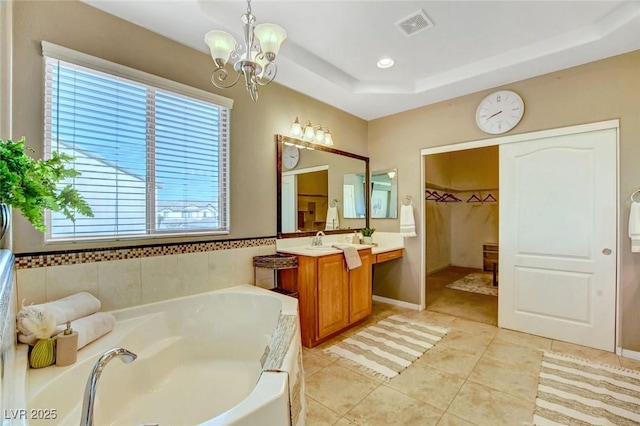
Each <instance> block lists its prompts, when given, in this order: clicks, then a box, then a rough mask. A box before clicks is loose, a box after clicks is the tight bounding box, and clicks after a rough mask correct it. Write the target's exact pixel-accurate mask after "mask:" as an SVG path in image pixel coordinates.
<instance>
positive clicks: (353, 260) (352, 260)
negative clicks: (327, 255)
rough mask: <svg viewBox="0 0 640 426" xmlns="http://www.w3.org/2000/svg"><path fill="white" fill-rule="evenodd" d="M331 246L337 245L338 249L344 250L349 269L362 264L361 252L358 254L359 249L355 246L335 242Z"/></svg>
mask: <svg viewBox="0 0 640 426" xmlns="http://www.w3.org/2000/svg"><path fill="white" fill-rule="evenodd" d="M331 247H335V248H337V249H338V250H342V254H343V255H344V260H345V262H347V269H348V270H352V269H356V268H359V267H361V266H362V260H361V259H360V254H358V250H356V248H355V247H353V246H349V245H346V244H334V245H332V246H331Z"/></svg>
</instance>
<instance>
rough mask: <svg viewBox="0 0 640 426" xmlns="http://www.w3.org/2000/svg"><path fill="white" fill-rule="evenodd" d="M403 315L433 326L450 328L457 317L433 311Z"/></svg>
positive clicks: (411, 312)
mask: <svg viewBox="0 0 640 426" xmlns="http://www.w3.org/2000/svg"><path fill="white" fill-rule="evenodd" d="M402 315H404V316H406V317H407V318H414V319H417V320H420V321H424V322H426V323H428V324H431V325H437V326H440V327H447V328H448V327H449V326H450V325H451V323H452V322H453V321H455V319H456V317H453V316H451V315H447V314H441V313H439V312H433V311H410V312H407V313H403V314H402Z"/></svg>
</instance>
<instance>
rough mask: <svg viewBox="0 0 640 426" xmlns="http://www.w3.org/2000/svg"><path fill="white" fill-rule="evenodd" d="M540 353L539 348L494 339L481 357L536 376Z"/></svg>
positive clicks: (538, 369)
mask: <svg viewBox="0 0 640 426" xmlns="http://www.w3.org/2000/svg"><path fill="white" fill-rule="evenodd" d="M542 354H543V352H542V351H541V350H540V349H536V348H528V347H526V346H520V345H515V344H513V343H508V342H501V341H497V340H494V341H493V342H491V344H490V345H489V347H488V348H487V350H486V352H485V353H484V354H483V355H482V358H491V359H494V360H496V361H500V362H502V363H504V364H508V365H512V366H514V367H518V368H519V369H522V370H523V371H525V372H527V373H529V374H533V375H536V376H537V375H538V374H539V373H540V363H541V362H542Z"/></svg>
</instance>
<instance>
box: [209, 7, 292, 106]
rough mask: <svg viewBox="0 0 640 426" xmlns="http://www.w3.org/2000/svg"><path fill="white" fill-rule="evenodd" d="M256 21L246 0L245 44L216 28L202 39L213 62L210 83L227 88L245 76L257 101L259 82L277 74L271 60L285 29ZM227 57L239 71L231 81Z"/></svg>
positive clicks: (284, 34) (245, 81) (267, 80)
mask: <svg viewBox="0 0 640 426" xmlns="http://www.w3.org/2000/svg"><path fill="white" fill-rule="evenodd" d="M255 22H256V17H255V16H253V15H252V14H251V0H247V12H246V13H245V14H243V15H242V25H243V33H244V44H239V43H237V42H236V40H235V39H234V38H233V36H232V35H231V34H229V33H227V32H224V31H217V30H214V31H209V32H208V33H207V34H206V35H205V36H204V41H205V43H207V46H209V49H210V50H211V57H212V58H213V62H214V64H215V65H216V69H215V70H214V71H213V73H212V74H211V83H213V85H214V86H216V87H218V88H220V89H228V88H230V87H232V86H235V84H236V83H237V82H238V81H239V80H240V77H241V76H244V83H245V87H246V89H247V91H248V92H249V96H251V99H253V100H254V101H257V100H258V85H260V86H266V85H267V84H269V83H271V82H272V81H273V79H274V78H275V77H276V73H277V71H278V67H277V65H276V64H275V63H274V61H275V59H276V55H278V51H279V50H280V45H281V44H282V42H283V41H284V40H285V39H286V38H287V32H286V31H285V30H284V29H283V28H282V27H280V26H278V25H276V24H267V23H265V24H260V25H255V26H254V24H255ZM229 59H231V61H232V63H233V69H234V70H235V71H236V73H238V74H237V76H236V78H235V80H233V81H231V80H232V78H230V77H229V73H228V71H227V70H226V69H225V65H227V62H228V61H229Z"/></svg>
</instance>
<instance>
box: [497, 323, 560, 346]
mask: <svg viewBox="0 0 640 426" xmlns="http://www.w3.org/2000/svg"><path fill="white" fill-rule="evenodd" d="M495 340H497V341H500V342H509V343H513V344H515V345H520V346H526V347H529V348H538V349H544V350H550V349H551V339H547V338H546V337H540V336H534V335H533V334H527V333H520V332H518V331H513V330H506V329H504V328H502V329H500V330H499V331H498V334H496V337H495Z"/></svg>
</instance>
